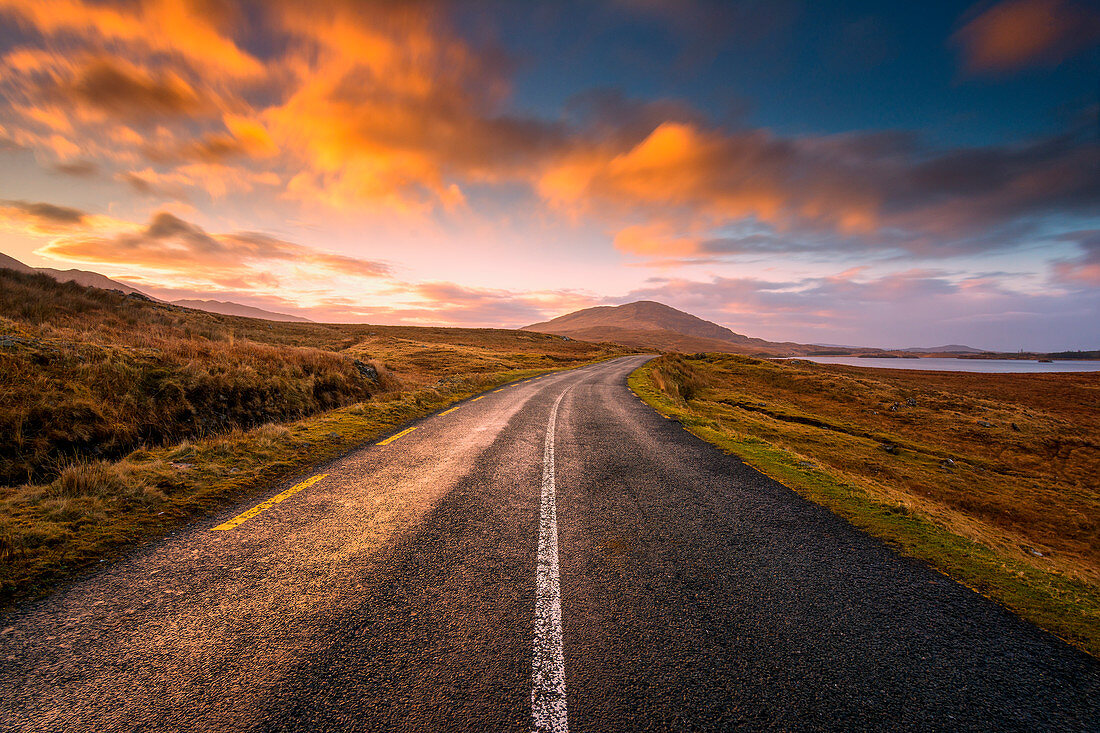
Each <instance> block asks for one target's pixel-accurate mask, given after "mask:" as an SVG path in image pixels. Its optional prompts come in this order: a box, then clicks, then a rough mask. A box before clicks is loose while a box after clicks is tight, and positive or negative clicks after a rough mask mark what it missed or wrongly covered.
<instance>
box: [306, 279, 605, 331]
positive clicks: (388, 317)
mask: <svg viewBox="0 0 1100 733" xmlns="http://www.w3.org/2000/svg"><path fill="white" fill-rule="evenodd" d="M374 295H375V296H376V298H377V297H381V298H382V299H383V300H384V304H378V303H364V302H362V301H360V300H357V299H354V298H348V297H346V296H328V297H323V298H320V299H317V300H315V301H314V303H313V306H312V307H311V309H310V311H309V314H308V315H309V317H310V318H313V319H314V320H322V321H331V322H341V321H353V322H363V321H366V322H368V323H391V324H395V323H402V324H410V325H440V324H446V325H452V326H464V327H492V328H516V327H519V326H524V325H527V324H530V323H535V322H537V321H542V320H546V319H547V318H549V317H551V316H553V315H558V314H560V313H562V312H568V311H574V310H578V309H580V308H587V307H589V306H592V305H597V304H598V303H599V302H600V301H598V300H597V299H596V298H595V297H594V296H592V295H590V294H586V293H581V292H576V291H571V290H545V291H535V292H530V291H528V292H518V291H512V290H506V289H497V288H476V287H467V286H463V285H459V284H456V283H452V282H425V283H396V284H394V285H393V287H391V288H389V289H388V290H384V291H381V292H376V293H374Z"/></svg>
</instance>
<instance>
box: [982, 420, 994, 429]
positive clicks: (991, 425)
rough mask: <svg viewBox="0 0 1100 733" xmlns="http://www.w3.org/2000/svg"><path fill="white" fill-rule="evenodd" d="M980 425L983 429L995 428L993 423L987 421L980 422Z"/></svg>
mask: <svg viewBox="0 0 1100 733" xmlns="http://www.w3.org/2000/svg"><path fill="white" fill-rule="evenodd" d="M978 424H979V425H981V426H982V427H983V428H991V427H993V423H991V422H986V421H985V420H979V421H978Z"/></svg>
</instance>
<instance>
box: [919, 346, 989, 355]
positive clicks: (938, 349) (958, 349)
mask: <svg viewBox="0 0 1100 733" xmlns="http://www.w3.org/2000/svg"><path fill="white" fill-rule="evenodd" d="M897 350H898V351H911V352H914V353H920V354H984V353H985V349H975V348H974V347H973V346H964V345H962V344H947V345H946V346H929V347H927V348H922V347H920V346H911V347H909V348H908V349H897Z"/></svg>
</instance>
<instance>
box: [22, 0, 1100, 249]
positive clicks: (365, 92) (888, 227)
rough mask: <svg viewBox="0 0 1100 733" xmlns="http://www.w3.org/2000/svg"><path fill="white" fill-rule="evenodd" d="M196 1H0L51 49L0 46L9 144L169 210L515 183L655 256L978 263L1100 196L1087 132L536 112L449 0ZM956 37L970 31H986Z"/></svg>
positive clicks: (386, 207)
mask: <svg viewBox="0 0 1100 733" xmlns="http://www.w3.org/2000/svg"><path fill="white" fill-rule="evenodd" d="M195 2H198V0H195ZM204 2H205V3H208V5H209V7H208V6H207V4H203V5H201V6H198V5H189V4H188V3H182V4H180V3H172V2H169V1H168V0H163V1H162V0H143V1H135V2H129V3H98V2H96V3H92V2H81V1H80V0H52V1H45V2H42V3H30V2H17V1H16V0H0V8H2V9H3V10H0V12H6V13H7V14H8V15H10V16H12V17H14V18H16V19H18V20H19V22H20V23H21V24H22V26H23V28H24V30H25V31H26V32H27V33H36V34H38V35H39V36H41V37H42V39H43V40H42V42H41V43H40V45H41V46H42V48H31V47H20V48H16V49H13V50H12V51H10V52H9V53H7V54H6V55H5V57H4V61H3V64H4V70H5V72H7V73H6V74H5V75H4V76H3V78H0V91H3V92H4V96H5V97H6V98H7V99H8V100H9V101H10V102H12V103H11V104H10V105H9V108H8V109H7V110H3V109H0V123H2V124H3V126H4V130H6V131H7V137H9V138H10V139H11V140H12V141H13V143H15V144H17V145H21V146H23V147H26V148H29V149H32V150H33V151H34V152H36V153H38V154H40V156H41V157H42V158H43V160H47V161H48V160H50V159H54V160H60V161H62V164H63V165H64V164H66V163H65V161H77V160H80V161H89V162H91V163H93V164H97V165H100V166H102V168H103V169H104V170H105V175H106V176H110V177H114V178H116V180H120V181H122V182H124V183H125V184H126V185H128V186H129V187H131V188H132V189H133V190H135V191H137V192H139V193H141V194H142V195H148V196H160V197H163V198H174V199H176V200H191V201H196V202H198V201H200V198H199V196H198V194H200V193H205V194H206V195H208V196H209V197H211V198H212V199H218V198H222V197H226V196H243V195H245V194H248V193H249V192H253V191H262V192H263V193H264V195H266V196H268V197H270V199H274V198H276V197H279V198H282V199H284V200H285V199H290V200H293V201H297V202H301V203H304V204H306V205H307V206H312V205H317V204H319V205H321V206H323V207H331V208H336V209H343V210H348V211H350V212H354V213H355V214H356V215H362V216H368V215H373V214H380V215H387V216H393V215H405V216H406V217H419V218H420V219H424V220H427V219H428V217H429V216H440V217H441V218H442V217H449V218H451V219H452V220H454V219H457V218H458V217H468V218H469V217H473V216H478V215H485V213H486V212H485V208H484V207H485V206H486V204H485V202H486V201H487V200H489V199H493V198H494V197H497V199H499V198H503V197H505V196H508V197H512V198H513V199H516V200H523V202H524V204H525V205H529V206H530V208H531V209H532V216H534V217H545V218H551V217H554V218H561V219H566V220H571V221H573V222H578V223H581V222H582V221H583V223H584V224H588V225H592V226H594V227H598V228H600V229H602V230H603V231H605V232H607V233H608V234H609V236H610V237H611V238H612V239H613V241H614V244H615V246H616V247H617V248H618V249H619V250H620V251H621V252H623V253H625V254H627V255H630V256H632V257H638V258H642V259H645V260H647V261H652V262H660V263H664V264H672V263H675V262H676V261H683V262H694V263H698V262H700V261H704V260H712V261H713V260H716V259H721V258H731V257H737V256H742V255H753V254H762V253H793V252H799V253H840V254H842V255H848V254H876V253H881V254H883V255H886V256H893V255H897V254H899V253H902V254H911V255H917V256H921V257H939V256H953V255H960V254H969V253H974V252H982V251H989V250H995V249H999V248H1000V249H1005V248H1011V247H1014V246H1017V245H1018V244H1019V243H1020V242H1021V238H1022V237H1023V236H1025V235H1027V234H1029V233H1032V232H1034V231H1035V230H1036V229H1040V228H1042V225H1043V224H1044V221H1045V220H1047V219H1054V218H1059V219H1061V220H1070V219H1074V218H1083V217H1085V216H1086V215H1087V213H1088V212H1090V211H1093V210H1095V208H1096V207H1097V206H1098V205H1100V193H1098V192H1100V145H1098V144H1097V142H1096V141H1095V139H1094V136H1093V137H1092V138H1089V137H1088V135H1086V134H1085V133H1083V132H1081V131H1080V130H1077V131H1071V132H1069V133H1066V134H1064V135H1059V136H1053V137H1049V138H1046V139H1041V140H1034V141H1030V142H1025V143H1019V144H1000V145H991V146H985V147H963V148H956V149H950V148H948V149H945V148H938V147H935V146H932V145H929V144H927V143H926V142H924V141H922V140H921V139H920V138H919V136H917V135H916V134H913V133H909V132H904V131H884V132H857V133H848V134H831V135H809V134H807V135H781V134H778V133H776V132H774V131H771V130H767V129H753V128H750V127H747V126H740V127H736V128H734V127H729V126H723V125H719V124H715V123H713V122H709V121H708V116H707V115H706V114H704V113H702V112H700V111H699V110H696V109H693V108H692V107H690V106H689V105H687V104H685V103H683V102H679V101H677V100H647V101H639V100H635V99H631V98H629V97H626V96H625V95H623V94H622V93H621V92H618V91H616V90H614V89H599V90H595V91H590V92H588V93H585V94H582V95H578V96H577V97H575V98H573V100H572V101H571V102H570V103H569V104H568V105H567V108H566V110H565V111H564V113H563V114H562V116H560V117H555V118H546V117H537V116H534V115H530V114H523V113H519V112H515V111H512V110H510V109H509V104H508V102H509V96H510V92H511V84H512V80H513V72H514V68H515V65H516V64H515V62H514V61H513V60H512V59H509V58H508V56H507V55H506V54H503V53H502V52H501V51H500V50H499V49H497V48H495V47H494V46H493V45H492V44H489V43H482V44H480V45H476V46H475V45H473V44H472V43H470V42H469V41H468V40H467V39H465V38H464V37H462V36H461V35H460V34H459V33H458V32H457V31H456V30H455V28H454V26H453V24H451V23H449V20H448V16H447V11H448V8H447V6H446V4H445V3H433V2H422V3H417V4H415V6H414V7H413V8H412V9H410V8H409V7H408V6H407V5H404V4H396V3H385V2H353V1H351V0H335V1H334V2H329V3H324V4H322V5H310V6H306V5H302V4H301V3H296V2H289V1H278V2H276V1H275V0H273V1H272V2H269V3H262V4H259V5H255V6H247V7H246V8H245V9H244V10H242V9H241V8H242V7H245V6H239V5H237V4H235V3H230V2H222V1H221V0H204ZM1008 4H1009V5H1012V6H1013V7H1015V4H1013V3H1008ZM749 5H754V4H749ZM1055 5H1057V7H1059V8H1062V7H1063V5H1064V6H1065V7H1070V6H1069V5H1067V4H1066V3H1055ZM632 7H634V10H635V12H636V13H640V14H641V15H642V16H645V17H648V18H650V19H652V18H661V19H665V18H668V17H669V16H670V14H671V15H672V16H676V15H677V14H678V13H679V14H680V16H682V19H683V20H685V22H687V21H690V24H693V25H692V27H695V25H698V24H699V23H701V24H702V25H703V26H706V25H713V24H714V23H715V21H714V18H715V17H723V13H725V12H732V13H733V14H734V15H735V16H738V17H740V16H739V15H738V14H742V13H747V15H746V16H745V18H746V23H748V26H749V27H756V26H755V25H754V24H756V23H758V22H759V23H764V25H765V26H767V25H768V23H770V21H769V20H768V19H769V18H772V16H773V13H772V12H771V11H770V10H768V9H757V10H759V13H757V10H752V9H751V8H746V9H738V10H736V11H724V10H722V8H721V7H719V6H718V5H716V4H713V3H707V2H693V3H690V4H689V5H688V6H686V7H684V8H681V7H680V6H679V5H677V4H675V3H665V2H651V1H648V0H647V1H646V2H643V3H641V4H640V6H639V5H634V6H632ZM999 7H1001V6H1000V5H999V6H996V7H995V8H993V9H991V10H990V11H988V12H990V13H992V12H994V10H996V9H997V8H999ZM44 8H45V10H44ZM196 8H198V10H196ZM750 11H751V12H750ZM757 14H759V15H760V16H761V17H760V18H756V15H757ZM785 14H786V13H785V11H784V13H780V14H779V15H780V16H785ZM986 14H988V13H986ZM986 14H983V15H981V16H977V17H975V18H974V19H972V21H971V24H973V23H977V22H978V21H980V20H981V19H982V18H984V17H985V15H986ZM1063 15H1064V13H1063ZM54 16H63V17H54ZM181 16H186V17H182V18H181ZM246 17H247V18H248V20H249V22H247V23H245V22H240V21H241V19H243V18H246ZM1059 17H1062V16H1061V15H1059ZM697 21H698V23H697ZM750 21H751V22H750ZM661 22H665V21H663V20H662V21H661ZM676 22H679V21H676ZM785 23H786V21H784V22H783V23H780V24H779V27H783V26H784V25H785ZM176 25H178V26H179V34H180V37H179V38H177V37H176V36H174V35H172V33H170V32H169V31H171V30H173V29H174V28H175V26H176ZM969 27H970V24H968V25H967V26H966V28H969ZM966 28H964V29H963V30H961V31H960V34H962V35H960V38H962V37H966V38H970V35H973V33H976V31H975V32H972V31H967V30H966ZM261 32H262V33H263V34H264V36H263V37H256V36H255V34H259V33H261ZM693 32H694V31H693ZM968 34H970V35H968ZM187 38H191V39H192V40H194V39H200V40H201V41H202V42H201V43H199V42H198V41H196V43H197V45H195V46H194V47H192V46H186V47H185V42H184V41H185V39H187ZM276 40H277V41H278V42H275V41H276ZM259 41H263V42H259ZM967 47H968V48H969V46H967ZM246 49H254V50H255V51H250V50H246ZM741 122H742V123H743V122H744V121H743V120H742V121H741ZM281 203H282V205H290V204H286V203H285V201H284V202H281ZM479 206H480V207H482V208H480V209H479ZM1075 226H1076V225H1075Z"/></svg>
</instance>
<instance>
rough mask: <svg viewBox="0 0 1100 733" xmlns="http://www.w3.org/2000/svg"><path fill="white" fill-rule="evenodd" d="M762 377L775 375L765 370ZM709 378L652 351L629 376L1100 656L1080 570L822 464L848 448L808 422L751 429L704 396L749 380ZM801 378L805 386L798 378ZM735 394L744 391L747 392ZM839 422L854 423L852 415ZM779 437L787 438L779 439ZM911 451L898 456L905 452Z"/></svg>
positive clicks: (1098, 603)
mask: <svg viewBox="0 0 1100 733" xmlns="http://www.w3.org/2000/svg"><path fill="white" fill-rule="evenodd" d="M723 358H725V357H723ZM729 358H731V359H734V360H738V362H737V363H739V364H742V365H745V366H747V367H748V368H753V369H757V370H761V371H765V370H771V369H773V365H771V364H769V363H767V362H758V361H755V360H751V359H748V360H745V359H744V358H743V357H729ZM789 376H792V375H783V377H784V378H786V377H789ZM793 376H800V375H793ZM769 377H770V378H771V379H773V380H774V379H779V377H776V376H775V375H774V374H771V375H769ZM715 379H716V376H715V373H714V372H708V371H707V370H706V369H705V368H704V369H697V368H695V363H694V362H691V361H686V360H683V359H679V358H678V357H662V358H660V359H657V360H654V361H652V362H649V363H648V364H646V365H644V366H643V367H641V368H639V369H638V370H636V371H635V372H634V373H633V374H632V375H631V376H630V378H629V384H630V387H631V389H632V390H633V391H634V392H635V393H636V394H638V395H639V396H640V397H641V398H642V399H643V400H644V401H645V402H646V403H647V404H649V405H650V406H652V407H653V408H654V409H656V410H657V411H659V412H660V413H662V414H664V415H667V416H669V417H672V418H674V419H677V420H679V421H680V422H681V423H682V424H683V425H684V427H685V428H687V429H688V430H689V431H691V432H692V433H694V434H695V435H697V436H698V437H700V438H702V439H703V440H706V441H707V442H709V443H711V444H713V445H715V446H717V447H718V448H720V449H722V450H723V451H725V452H727V453H729V454H731V455H734V456H737V457H738V458H740V459H741V460H743V461H745V462H746V463H747V464H749V465H751V466H753V467H754V468H756V469H758V470H760V471H761V472H762V473H764V474H766V475H768V476H770V477H772V478H774V479H775V480H777V481H779V482H780V483H782V484H784V485H786V486H788V487H789V488H791V489H793V490H794V491H796V492H797V493H799V494H800V495H802V496H804V497H806V498H807V499H809V500H811V501H814V502H816V503H818V504H820V505H822V506H824V507H826V508H828V509H829V510H831V511H832V512H834V513H835V514H837V515H839V516H841V517H843V518H844V519H845V520H847V521H848V522H850V523H851V524H852V525H854V526H856V527H858V528H859V529H861V530H863V531H865V532H867V533H869V534H871V535H873V536H875V537H878V538H880V539H883V540H885V541H887V542H888V543H889V544H891V545H892V546H893V547H895V548H896V549H897V550H898V551H899V552H901V553H903V554H905V555H908V556H910V557H914V558H918V559H920V560H923V561H925V562H927V563H928V564H929V565H931V566H932V567H934V568H936V569H938V570H939V571H941V572H943V573H945V574H947V575H948V576H950V577H952V578H954V579H956V580H958V581H959V582H961V583H963V584H965V585H967V586H968V587H970V588H972V589H974V590H976V591H978V592H980V593H982V594H983V595H986V596H987V597H989V598H992V599H994V600H996V601H998V602H1000V603H1002V604H1004V605H1005V606H1006V607H1008V608H1009V609H1011V610H1012V611H1013V612H1015V613H1016V614H1018V615H1019V616H1021V617H1022V618H1025V619H1027V620H1029V621H1031V622H1033V623H1035V624H1037V625H1039V626H1041V627H1043V628H1045V629H1047V630H1049V631H1051V632H1053V633H1055V634H1057V635H1059V636H1061V637H1062V638H1064V639H1066V640H1067V641H1069V642H1071V643H1073V644H1075V645H1076V646H1078V647H1079V648H1082V649H1084V650H1086V651H1088V652H1089V653H1091V654H1093V655H1097V656H1100V588H1098V586H1097V584H1096V583H1095V582H1090V578H1089V577H1088V574H1086V573H1070V572H1065V571H1063V570H1062V569H1060V568H1051V567H1044V566H1043V565H1041V564H1039V563H1038V562H1028V561H1026V560H1024V559H1020V558H1019V557H1017V556H1015V555H1014V553H1011V552H1009V551H1006V550H1005V549H1004V547H1003V545H1001V546H999V545H998V544H996V543H985V542H982V541H979V540H978V539H975V537H967V536H963V535H962V534H961V533H958V532H955V531H952V530H951V529H949V528H948V527H947V526H945V524H946V522H943V521H937V519H938V518H939V516H941V515H937V513H936V512H934V511H926V510H925V508H924V507H925V506H926V504H927V501H923V502H922V501H920V500H918V499H920V498H921V497H915V496H909V495H907V494H906V493H905V492H902V491H897V490H896V487H893V488H894V489H895V491H887V492H884V491H880V490H878V489H877V486H878V485H879V484H880V483H881V482H882V481H883V478H882V476H877V475H876V476H874V477H873V480H872V478H871V477H869V476H867V475H860V473H859V471H858V469H849V470H846V471H845V470H839V469H836V468H832V467H831V466H830V456H829V455H828V453H829V452H830V451H833V452H835V451H838V450H840V451H844V450H847V449H848V448H847V447H843V446H842V447H840V448H838V447H837V445H838V444H837V443H836V442H835V441H834V440H832V438H831V436H830V439H829V440H825V441H817V440H814V441H811V440H809V439H808V438H807V436H806V433H809V432H812V430H813V429H812V428H808V427H806V426H805V425H803V424H800V423H793V424H792V423H789V422H785V421H776V420H769V421H768V424H767V425H766V426H765V427H762V428H760V429H756V426H757V425H759V424H761V423H758V422H756V421H755V416H754V418H752V419H739V418H738V415H739V414H740V413H744V412H745V411H744V410H737V409H736V408H732V407H731V406H730V405H728V404H723V403H720V402H716V401H713V400H711V399H707V398H708V397H714V396H716V395H717V394H722V395H724V394H726V392H725V391H724V390H726V389H727V388H732V387H736V388H737V389H739V390H741V391H742V392H744V391H745V390H746V389H747V388H748V386H749V385H746V384H745V383H744V382H740V381H739V382H738V383H736V384H729V383H726V382H724V381H718V382H717V383H716V382H715ZM818 381H819V382H821V383H822V384H820V385H815V386H814V387H811V388H809V389H817V388H818V387H820V388H823V389H825V391H828V388H829V387H830V385H829V383H828V382H829V378H828V376H826V377H819V378H818ZM761 384H762V383H753V385H752V386H756V387H759V389H758V390H757V391H756V392H755V393H754V394H752V399H753V400H754V401H755V402H754V404H755V405H756V406H759V403H760V401H767V403H768V405H769V406H774V405H775V400H776V397H777V394H776V392H775V391H767V390H766V388H764V387H762V386H761ZM801 388H802V389H807V387H806V386H805V385H803V387H801ZM743 396H744V397H745V398H746V399H748V395H743ZM773 409H778V407H773ZM749 414H750V415H751V413H749ZM803 416H805V414H803ZM765 419H766V418H765ZM848 427H849V428H850V429H853V430H857V431H859V430H860V429H861V428H860V426H859V424H858V422H855V423H850V424H849V425H848ZM818 432H820V431H818ZM829 432H830V433H832V432H833V431H831V430H830V431H829ZM785 433H789V434H790V435H784V434H785ZM762 435H766V436H767V438H765V437H761V436H762ZM784 437H787V438H788V439H789V440H788V441H784V440H783V438H784ZM881 437H882V436H881V435H880V436H879V438H881ZM784 443H786V445H784ZM913 458H914V457H913V456H911V455H910V456H908V459H909V460H911V461H912V460H913ZM864 465H872V464H867V463H864ZM986 480H988V479H986ZM969 519H970V520H971V522H958V521H956V522H954V525H955V526H962V527H975V536H977V537H983V536H987V535H989V534H991V533H992V530H989V529H988V528H985V527H983V528H981V529H983V530H984V531H977V527H978V525H979V524H980V522H979V521H978V520H975V519H974V518H973V517H970V518H969Z"/></svg>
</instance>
